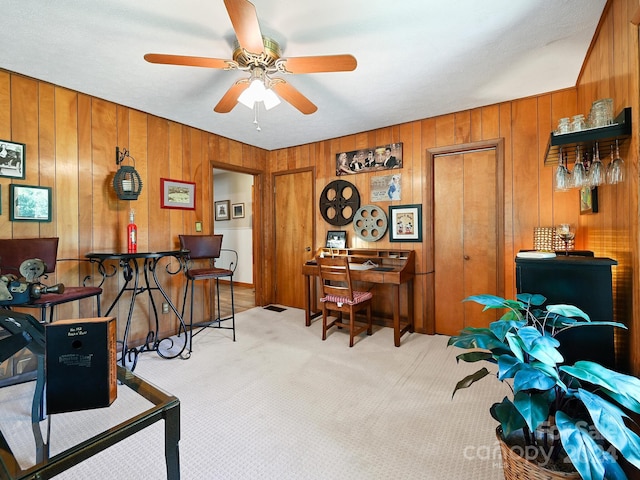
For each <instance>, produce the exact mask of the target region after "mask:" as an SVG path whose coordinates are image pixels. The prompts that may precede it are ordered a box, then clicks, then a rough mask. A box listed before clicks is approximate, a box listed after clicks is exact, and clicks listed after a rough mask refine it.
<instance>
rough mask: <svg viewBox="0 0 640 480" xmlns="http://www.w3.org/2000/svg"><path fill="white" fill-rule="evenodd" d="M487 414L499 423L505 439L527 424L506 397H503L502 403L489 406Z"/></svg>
mask: <svg viewBox="0 0 640 480" xmlns="http://www.w3.org/2000/svg"><path fill="white" fill-rule="evenodd" d="M489 412H490V413H491V416H492V417H493V418H494V420H497V421H498V422H500V425H501V426H502V432H503V434H504V435H505V437H506V436H509V435H510V434H511V432H515V431H516V430H519V429H521V428H523V427H524V426H526V424H527V423H526V422H525V420H524V418H522V415H520V412H519V411H518V409H517V408H516V407H515V405H514V404H513V403H512V402H511V400H509V399H508V398H507V397H504V399H503V400H502V402H500V403H494V404H493V405H491V408H490V409H489Z"/></svg>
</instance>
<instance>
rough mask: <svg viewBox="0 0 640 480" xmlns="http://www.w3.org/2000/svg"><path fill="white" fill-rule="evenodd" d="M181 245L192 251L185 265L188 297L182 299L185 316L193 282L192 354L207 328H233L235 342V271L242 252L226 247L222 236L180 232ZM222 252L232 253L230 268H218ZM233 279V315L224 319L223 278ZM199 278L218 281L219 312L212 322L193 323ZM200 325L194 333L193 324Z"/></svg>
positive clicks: (190, 333)
mask: <svg viewBox="0 0 640 480" xmlns="http://www.w3.org/2000/svg"><path fill="white" fill-rule="evenodd" d="M179 238H180V247H181V248H182V249H183V250H188V251H189V253H188V255H187V262H186V264H185V269H184V272H185V276H186V277H187V284H186V285H185V289H184V297H183V299H182V317H183V318H184V309H185V306H186V300H187V291H188V290H189V284H191V312H190V315H189V327H188V328H189V332H188V333H186V332H185V333H186V334H188V335H189V341H188V344H189V345H188V352H189V353H188V354H191V352H192V350H193V348H192V347H193V345H192V343H193V337H194V336H195V335H197V334H198V333H200V332H201V331H202V330H204V329H205V328H207V327H211V328H222V329H228V330H232V331H233V341H234V342H235V341H236V317H235V305H234V298H233V274H234V272H235V269H236V267H237V265H238V253H237V252H236V251H235V250H229V249H223V248H222V235H179ZM222 252H225V253H228V254H230V255H231V260H230V261H229V266H228V268H219V267H216V264H215V262H216V260H218V259H219V258H220V254H221V253H222ZM205 260H206V261H207V262H208V265H206V266H198V265H197V263H198V261H200V263H202V261H205ZM221 278H229V286H230V294H231V315H229V316H227V317H224V318H221V314H220V279H221ZM197 280H215V281H216V313H217V316H216V318H215V319H210V320H208V321H203V322H196V324H195V325H194V323H193V299H194V290H195V282H196V281H197ZM227 320H231V326H224V325H222V322H224V321H227ZM194 326H195V327H196V328H198V331H197V332H196V333H193V327H194Z"/></svg>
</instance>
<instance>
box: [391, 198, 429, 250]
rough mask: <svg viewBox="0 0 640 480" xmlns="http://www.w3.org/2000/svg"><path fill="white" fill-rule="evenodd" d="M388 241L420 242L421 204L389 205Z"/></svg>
mask: <svg viewBox="0 0 640 480" xmlns="http://www.w3.org/2000/svg"><path fill="white" fill-rule="evenodd" d="M389 241H391V242H422V205H418V204H415V205H392V206H390V207H389Z"/></svg>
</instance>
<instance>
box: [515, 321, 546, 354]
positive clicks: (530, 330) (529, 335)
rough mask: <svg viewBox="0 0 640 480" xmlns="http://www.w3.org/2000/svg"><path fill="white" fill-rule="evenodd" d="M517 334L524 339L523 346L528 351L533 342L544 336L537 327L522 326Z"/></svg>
mask: <svg viewBox="0 0 640 480" xmlns="http://www.w3.org/2000/svg"><path fill="white" fill-rule="evenodd" d="M516 335H518V337H520V339H521V340H522V347H523V349H524V350H525V351H526V352H528V351H529V350H530V349H531V347H532V346H533V343H534V342H535V341H536V340H537V339H539V338H540V337H541V336H542V334H541V333H540V332H539V331H538V329H536V328H535V327H522V328H521V329H520V330H518V332H517V333H516Z"/></svg>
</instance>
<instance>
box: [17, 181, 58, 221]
mask: <svg viewBox="0 0 640 480" xmlns="http://www.w3.org/2000/svg"><path fill="white" fill-rule="evenodd" d="M10 187H11V190H10V191H9V200H10V202H11V203H10V219H11V221H13V222H50V221H51V187H35V186H30V185H15V184H11V186H10Z"/></svg>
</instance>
